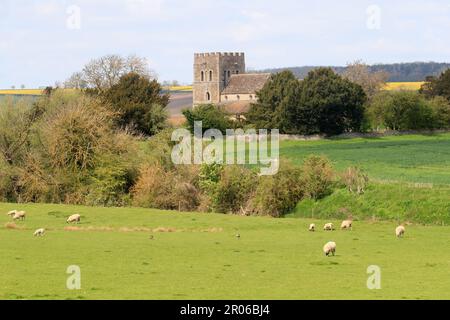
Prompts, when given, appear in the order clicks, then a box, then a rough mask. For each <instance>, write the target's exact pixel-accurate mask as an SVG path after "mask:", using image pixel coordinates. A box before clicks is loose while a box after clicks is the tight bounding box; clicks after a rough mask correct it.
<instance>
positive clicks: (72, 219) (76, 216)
mask: <svg viewBox="0 0 450 320" xmlns="http://www.w3.org/2000/svg"><path fill="white" fill-rule="evenodd" d="M80 221H81V216H80V215H79V214H74V215H71V216H70V217H69V218H68V219H67V223H73V222H77V223H78V222H80Z"/></svg>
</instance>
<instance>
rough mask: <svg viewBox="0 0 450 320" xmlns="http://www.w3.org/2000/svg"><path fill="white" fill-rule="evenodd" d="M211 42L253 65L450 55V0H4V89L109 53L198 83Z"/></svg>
mask: <svg viewBox="0 0 450 320" xmlns="http://www.w3.org/2000/svg"><path fill="white" fill-rule="evenodd" d="M209 51H244V52H245V53H246V55H247V66H248V67H249V68H253V69H261V68H269V67H287V66H302V65H345V64H346V63H347V62H350V61H353V60H356V59H362V60H364V61H366V62H368V63H377V62H385V63H389V62H409V61H438V62H449V61H450V2H449V1H448V0H434V1H423V0H408V1H406V0H405V1H403V0H400V1H399V0H397V1H392V0H390V1H384V0H374V1H365V0H347V1H345V0H343V1H331V0H330V1H326V0H322V1H321V0H314V1H312V0H311V1H299V0H277V1H274V0H270V1H266V0H228V1H225V0H59V1H57V0H0V88H9V87H11V86H12V85H16V86H17V87H19V86H20V85H21V84H25V85H26V86H27V87H28V88H32V87H38V86H45V85H52V84H54V83H55V81H58V80H64V79H66V78H67V77H68V76H69V75H70V74H71V73H73V72H74V71H78V70H80V69H81V68H82V66H83V65H84V64H85V63H87V62H88V61H89V60H90V59H91V58H94V57H99V56H102V55H105V54H109V53H118V54H122V55H128V54H131V53H134V54H137V55H139V56H144V57H146V58H148V60H149V61H150V66H151V68H153V69H154V70H155V71H156V72H157V74H158V75H159V78H160V80H173V79H177V80H179V81H182V82H191V81H192V63H193V53H194V52H209Z"/></svg>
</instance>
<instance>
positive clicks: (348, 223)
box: [341, 220, 353, 230]
mask: <svg viewBox="0 0 450 320" xmlns="http://www.w3.org/2000/svg"><path fill="white" fill-rule="evenodd" d="M344 229H350V230H353V221H352V220H345V221H342V224H341V230H344Z"/></svg>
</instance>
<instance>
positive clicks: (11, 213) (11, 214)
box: [6, 210, 17, 217]
mask: <svg viewBox="0 0 450 320" xmlns="http://www.w3.org/2000/svg"><path fill="white" fill-rule="evenodd" d="M16 212H17V210H12V211H10V212H8V213H7V214H6V215H8V216H10V217H13V216H14V215H15V214H16Z"/></svg>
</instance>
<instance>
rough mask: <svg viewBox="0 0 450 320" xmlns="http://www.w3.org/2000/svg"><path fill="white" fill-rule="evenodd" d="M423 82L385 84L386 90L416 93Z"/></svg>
mask: <svg viewBox="0 0 450 320" xmlns="http://www.w3.org/2000/svg"><path fill="white" fill-rule="evenodd" d="M424 83H425V82H388V83H387V84H386V90H388V91H396V90H410V91H417V90H419V89H420V87H421V86H422V85H423V84H424Z"/></svg>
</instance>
